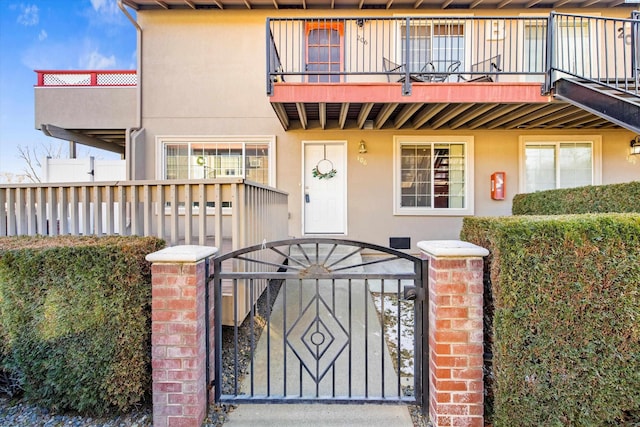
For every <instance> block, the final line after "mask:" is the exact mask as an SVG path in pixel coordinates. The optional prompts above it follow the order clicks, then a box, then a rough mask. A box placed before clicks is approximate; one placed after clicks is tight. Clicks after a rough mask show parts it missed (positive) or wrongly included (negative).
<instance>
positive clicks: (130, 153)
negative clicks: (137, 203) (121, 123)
mask: <svg viewBox="0 0 640 427" xmlns="http://www.w3.org/2000/svg"><path fill="white" fill-rule="evenodd" d="M118 7H119V8H120V10H121V11H122V13H124V15H125V16H126V17H127V19H128V20H129V22H131V24H133V26H134V27H135V28H136V49H137V54H136V57H137V58H136V62H137V63H136V68H137V73H136V74H137V84H136V102H137V103H138V110H137V111H136V125H135V126H134V127H130V128H127V129H126V131H125V158H126V159H127V162H126V177H127V180H133V179H135V178H136V177H135V176H133V171H134V165H135V154H134V153H135V150H134V149H133V147H132V140H133V139H134V138H132V136H134V133H135V135H136V136H137V134H138V133H139V132H142V27H140V25H139V24H138V23H137V22H136V20H135V19H133V17H132V16H131V14H130V13H129V11H127V9H126V8H125V6H124V5H123V4H122V0H118Z"/></svg>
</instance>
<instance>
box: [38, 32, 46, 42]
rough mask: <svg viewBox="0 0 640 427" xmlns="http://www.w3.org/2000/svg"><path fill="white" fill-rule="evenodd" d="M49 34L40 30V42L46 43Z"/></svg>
mask: <svg viewBox="0 0 640 427" xmlns="http://www.w3.org/2000/svg"><path fill="white" fill-rule="evenodd" d="M47 36H48V34H47V32H46V31H45V30H40V34H38V40H40V41H44V40H46V39H47Z"/></svg>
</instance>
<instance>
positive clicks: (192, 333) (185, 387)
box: [146, 246, 218, 427]
mask: <svg viewBox="0 0 640 427" xmlns="http://www.w3.org/2000/svg"><path fill="white" fill-rule="evenodd" d="M217 252H218V249H217V248H213V247H206V246H174V247H169V248H165V249H162V250H160V251H158V252H154V253H152V254H149V255H147V257H146V259H147V261H149V262H151V263H152V265H151V275H152V279H151V369H152V378H153V385H152V390H153V425H154V427H170V426H181V427H191V426H193V427H200V425H201V424H202V421H203V420H204V418H205V415H206V413H207V390H206V358H207V357H208V356H207V354H206V325H205V319H206V316H205V307H206V305H205V289H206V285H207V283H206V282H207V277H206V273H205V271H206V268H205V267H206V266H205V264H206V261H207V259H208V258H209V257H211V256H213V255H215V254H216V253H217Z"/></svg>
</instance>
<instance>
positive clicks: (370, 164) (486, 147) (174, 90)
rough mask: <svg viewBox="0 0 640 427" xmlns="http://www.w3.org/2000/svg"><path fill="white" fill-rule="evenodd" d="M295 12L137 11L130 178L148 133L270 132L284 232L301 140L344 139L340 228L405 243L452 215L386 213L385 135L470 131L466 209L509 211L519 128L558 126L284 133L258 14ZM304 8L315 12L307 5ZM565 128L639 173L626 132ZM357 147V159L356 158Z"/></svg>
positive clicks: (613, 175)
mask: <svg viewBox="0 0 640 427" xmlns="http://www.w3.org/2000/svg"><path fill="white" fill-rule="evenodd" d="M365 12H367V13H360V15H370V13H369V12H373V11H365ZM489 12H491V14H493V13H495V11H489ZM536 12H538V11H536ZM343 13H344V11H338V12H335V11H334V12H331V13H327V14H326V15H327V16H331V15H334V16H342V14H343ZM378 13H380V12H378ZM383 13H384V12H383ZM395 13H396V14H398V12H395ZM407 13H415V12H414V11H410V12H407ZM501 13H502V12H501ZM511 13H519V12H518V11H516V12H511ZM543 13H544V11H543ZM302 14H303V12H300V11H249V12H242V11H210V12H209V11H197V12H192V11H169V12H162V11H159V12H157V11H154V12H141V13H139V14H138V21H139V23H140V25H141V27H142V29H143V44H142V55H143V57H142V75H141V82H142V99H143V105H142V125H143V127H144V129H145V132H144V138H141V141H139V142H138V143H137V144H138V146H137V147H136V153H142V152H144V153H145V155H144V156H142V155H138V156H137V157H136V159H137V163H136V165H135V168H136V170H137V178H139V179H140V178H141V175H142V176H144V178H146V179H156V178H159V176H158V174H159V169H158V166H157V165H158V164H159V162H160V157H159V153H158V147H157V137H158V136H188V135H193V136H213V135H216V136H217V135H275V137H276V144H277V186H278V188H280V189H282V190H284V191H287V192H288V193H289V211H290V215H291V219H290V225H289V232H290V234H291V236H296V237H299V236H301V234H302V218H301V208H302V188H301V180H302V169H301V168H302V167H301V159H302V151H301V150H302V144H301V142H302V141H303V140H304V141H313V140H324V141H326V140H346V141H348V164H347V170H348V190H347V191H348V232H349V233H348V237H349V238H352V239H356V240H363V241H368V242H372V243H377V244H383V245H386V244H388V242H389V240H388V239H389V237H392V236H393V237H411V243H412V247H413V249H414V251H415V248H416V246H415V245H416V243H417V242H418V241H420V240H431V239H455V238H457V237H458V233H459V230H460V226H461V223H462V219H461V218H460V217H446V216H394V215H393V206H392V195H393V188H392V186H393V176H392V173H393V164H392V161H393V137H394V135H464V136H468V135H472V136H474V139H475V158H474V164H475V174H474V183H475V192H474V194H475V214H476V215H509V214H510V212H511V199H512V197H513V195H514V194H516V192H517V190H518V184H519V183H518V159H519V148H518V147H519V137H520V136H522V135H540V134H547V135H558V134H563V132H562V131H561V130H556V131H544V132H537V131H535V132H532V131H522V132H521V131H473V132H471V131H464V130H459V131H452V132H449V131H447V130H439V131H430V130H424V131H423V130H420V131H413V130H400V131H390V130H378V131H362V130H345V131H335V130H328V131H323V130H320V129H319V128H317V129H309V130H306V131H302V130H300V131H289V132H285V131H284V130H283V128H282V126H281V125H280V122H279V121H278V120H277V118H276V115H275V113H274V111H273V109H272V108H271V106H270V105H269V99H268V97H267V95H266V82H265V51H266V47H265V20H266V17H267V16H271V17H277V16H280V17H283V16H287V17H291V16H301V15H302ZM603 14H605V13H604V12H603ZM619 14H620V16H628V14H629V13H628V12H627V11H622V12H620V13H619ZM308 15H309V16H318V12H317V11H312V12H309V14H308ZM390 15H391V14H388V15H387V16H390ZM609 15H611V14H609ZM492 16H493V15H492ZM568 133H571V134H572V135H573V134H575V135H580V134H588V135H594V134H597V135H601V136H602V163H603V165H602V182H603V183H604V184H608V183H615V182H625V181H630V180H638V179H640V158H639V159H637V160H636V159H634V158H629V156H628V147H629V141H630V139H631V138H632V136H633V135H632V134H631V133H630V132H627V131H624V130H609V131H602V132H594V131H593V130H591V131H584V132H583V131H568ZM360 140H365V141H366V145H367V150H368V152H367V153H366V154H364V155H360V154H359V153H358V144H359V142H360ZM140 145H142V147H141V146H140ZM359 156H360V157H361V158H362V159H364V160H366V165H365V164H364V162H362V161H361V160H359V159H358V157H359ZM495 171H505V172H506V173H507V200H504V201H494V200H491V198H490V194H489V189H490V175H491V173H493V172H495Z"/></svg>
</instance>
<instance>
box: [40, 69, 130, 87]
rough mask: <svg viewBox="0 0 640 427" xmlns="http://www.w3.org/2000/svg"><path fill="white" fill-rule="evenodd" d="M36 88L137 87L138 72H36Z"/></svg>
mask: <svg viewBox="0 0 640 427" xmlns="http://www.w3.org/2000/svg"><path fill="white" fill-rule="evenodd" d="M35 72H36V73H37V74H38V82H37V83H36V86H135V85H137V84H138V74H137V71H136V70H100V71H96V70H35Z"/></svg>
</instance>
